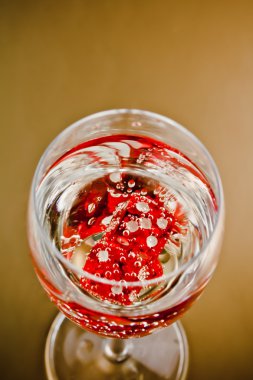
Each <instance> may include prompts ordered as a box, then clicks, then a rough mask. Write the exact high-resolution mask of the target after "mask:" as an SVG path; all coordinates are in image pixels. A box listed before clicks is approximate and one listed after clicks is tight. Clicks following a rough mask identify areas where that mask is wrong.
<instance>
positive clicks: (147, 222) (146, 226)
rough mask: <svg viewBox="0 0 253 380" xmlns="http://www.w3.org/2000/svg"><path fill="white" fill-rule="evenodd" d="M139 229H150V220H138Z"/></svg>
mask: <svg viewBox="0 0 253 380" xmlns="http://www.w3.org/2000/svg"><path fill="white" fill-rule="evenodd" d="M140 227H141V228H143V229H146V230H150V229H151V227H152V222H151V219H149V218H140Z"/></svg>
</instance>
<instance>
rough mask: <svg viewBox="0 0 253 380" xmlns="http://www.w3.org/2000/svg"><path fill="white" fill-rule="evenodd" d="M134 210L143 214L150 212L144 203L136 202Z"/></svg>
mask: <svg viewBox="0 0 253 380" xmlns="http://www.w3.org/2000/svg"><path fill="white" fill-rule="evenodd" d="M136 208H137V210H138V211H140V212H144V213H146V212H149V211H150V208H149V205H148V204H147V203H146V202H137V204H136Z"/></svg>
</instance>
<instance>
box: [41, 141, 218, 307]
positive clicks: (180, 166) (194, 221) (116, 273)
mask: <svg viewBox="0 0 253 380" xmlns="http://www.w3.org/2000/svg"><path fill="white" fill-rule="evenodd" d="M38 196H39V197H40V198H39V199H40V200H41V209H42V210H43V217H44V224H45V226H46V228H47V229H48V231H49V234H50V236H51V239H52V242H53V243H54V244H55V245H56V247H57V248H58V249H59V250H60V251H61V253H62V255H64V256H65V257H66V258H67V259H68V260H70V262H71V263H72V264H74V265H75V266H76V267H78V268H79V269H83V270H84V271H86V272H89V273H91V274H93V275H95V276H96V277H98V278H102V279H103V278H105V279H108V280H115V281H117V284H116V285H105V284H103V283H101V282H97V281H93V280H90V279H88V278H87V277H85V276H80V275H77V274H76V273H74V272H73V273H71V272H69V271H68V273H69V275H70V278H71V280H72V281H73V282H74V283H75V284H76V286H78V287H79V288H80V289H82V290H83V291H85V292H87V293H89V294H90V295H91V296H92V297H95V298H97V299H100V300H105V301H107V302H110V303H113V304H118V305H135V304H138V303H140V302H143V301H145V300H148V299H152V298H154V297H156V296H157V294H158V293H159V292H161V287H155V286H152V287H150V286H149V287H145V286H143V287H142V286H138V287H137V286H135V287H133V286H126V284H127V282H131V281H144V280H150V279H154V278H159V277H160V276H161V275H163V274H166V273H170V272H172V271H173V270H175V269H176V268H178V267H179V266H180V265H182V264H184V263H185V262H187V261H188V260H189V259H190V258H191V257H192V256H194V255H196V254H197V253H198V252H199V250H200V248H201V246H202V244H203V243H204V242H205V241H206V239H208V237H209V235H210V233H211V232H212V229H213V225H214V223H215V218H216V209H217V207H216V201H215V197H214V194H213V191H212V189H211V186H210V184H209V183H208V181H207V179H206V178H205V176H204V175H203V174H202V173H201V171H200V170H199V169H198V168H197V167H196V165H195V164H194V163H192V162H191V161H190V160H189V159H188V158H187V157H186V156H184V155H183V154H182V153H181V152H180V151H178V150H176V149H174V148H172V147H170V146H168V145H165V144H163V143H161V142H158V141H155V140H152V139H147V138H143V137H137V136H129V135H125V136H123V135H115V136H108V137H104V138H100V139H96V140H93V141H89V142H86V143H83V144H80V145H78V146H77V147H75V148H73V149H72V150H71V151H69V152H67V153H66V154H65V155H64V156H62V157H61V158H60V159H59V160H58V161H57V162H56V163H55V164H54V165H53V166H52V167H51V168H50V169H49V171H48V172H47V174H46V176H45V177H44V179H43V181H42V183H41V185H40V188H39V191H38ZM170 286H171V287H172V286H174V284H173V283H171V284H170V283H169V284H168V283H167V284H166V289H167V291H168V289H169V288H170Z"/></svg>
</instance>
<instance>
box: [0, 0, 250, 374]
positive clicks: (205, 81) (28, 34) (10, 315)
mask: <svg viewBox="0 0 253 380" xmlns="http://www.w3.org/2000/svg"><path fill="white" fill-rule="evenodd" d="M0 18H1V21H0V41H1V47H2V54H1V60H0V67H1V70H0V73H1V74H0V75H1V86H0V93H1V102H0V105H1V150H0V155H1V161H0V162H1V173H2V175H1V177H2V181H1V182H2V183H1V199H2V205H1V209H2V216H3V218H2V219H1V226H0V234H1V273H2V275H1V287H0V289H1V317H0V318H1V323H0V326H1V327H0V329H1V340H0V342H1V343H0V344H1V348H0V350H1V354H0V358H1V360H0V363H1V364H0V374H1V378H2V379H5V380H7V379H13V380H14V379H26V380H34V379H36V380H42V379H44V374H43V349H44V344H45V338H46V334H47V331H48V328H49V326H50V323H51V321H52V319H53V317H54V315H55V314H56V309H55V307H54V306H53V305H52V304H51V303H50V302H49V301H48V299H47V297H46V295H45V293H44V291H43V290H42V288H41V287H40V285H39V283H38V281H37V279H36V277H35V275H34V272H33V269H32V266H31V262H30V259H29V257H28V245H27V239H26V208H27V198H28V193H29V186H30V182H31V178H32V175H33V172H34V170H35V167H36V164H37V162H38V160H39V157H40V156H41V154H42V152H43V150H44V149H45V148H46V146H47V145H48V143H49V142H50V141H51V140H52V139H53V138H54V137H55V136H56V135H57V134H58V133H59V132H60V131H61V130H62V129H63V128H65V127H66V126H68V125H69V124H70V123H72V122H74V121H76V120H78V119H79V118H81V117H83V116H85V115H88V114H90V113H94V112H96V111H99V110H105V109H111V108H123V107H129V108H141V109H147V110H151V111H154V112H158V113H161V114H164V115H167V116H170V117H171V118H173V119H175V120H177V121H178V122H180V123H182V124H183V125H185V126H187V127H188V128H189V129H190V130H191V131H192V132H193V133H194V134H196V135H197V136H198V137H199V139H200V140H201V141H202V142H203V143H204V144H205V145H206V146H207V147H208V149H209V151H210V152H211V154H212V155H213V157H214V159H215V161H216V163H217V165H218V167H219V169H220V173H221V177H222V180H223V184H224V190H225V198H226V232H225V238H224V244H223V249H222V255H221V259H220V263H219V266H218V269H217V271H216V273H215V276H214V278H213V280H212V281H211V283H210V284H209V286H208V287H207V289H206V291H205V293H204V295H203V296H202V298H201V299H200V301H199V302H198V303H197V304H196V305H195V306H194V307H193V308H192V309H191V310H190V311H189V312H188V313H187V314H186V315H185V317H184V318H183V324H184V326H185V328H186V331H187V334H188V338H189V343H190V355H191V358H190V371H189V379H192V380H203V379H205V380H209V379H230V380H232V379H244V380H247V379H252V378H253V366H252V354H253V322H252V321H253V306H252V295H253V294H252V288H253V286H252V277H253V276H252V273H253V270H252V268H253V251H252V247H253V243H252V236H253V233H252V232H251V228H252V215H253V202H252V199H251V197H252V186H253V179H252V164H253V154H252V139H253V107H252V104H253V22H252V20H253V2H252V1H240V2H239V1H238V2H236V1H233V0H230V1H197V0H196V1H192V0H188V1H187V0H185V1H184V0H181V1H159V0H158V1H151V0H146V1H138V0H136V1H134V0H128V1H124V2H123V1H109V0H104V1H84V0H80V1H78V0H72V1H64V0H62V1H59V2H52V1H49V0H45V1H42V0H41V1H40V0H38V1H33V2H32V1H22V2H21V1H15V0H13V1H5V0H3V1H0ZM246 228H248V229H249V233H247V232H246Z"/></svg>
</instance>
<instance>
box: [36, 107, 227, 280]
mask: <svg viewBox="0 0 253 380" xmlns="http://www.w3.org/2000/svg"><path fill="white" fill-rule="evenodd" d="M126 114H129V115H140V116H146V117H149V118H150V119H157V120H159V121H162V122H164V123H166V124H169V125H172V126H173V127H175V128H176V129H178V130H180V131H181V132H182V133H183V134H185V135H187V136H188V137H189V138H190V139H191V140H192V141H193V142H195V144H197V145H198V146H199V147H200V148H201V150H202V151H203V153H204V154H205V155H206V157H207V159H208V161H209V163H210V164H211V168H212V171H213V173H214V177H215V180H216V182H217V194H215V195H216V197H217V200H218V202H217V204H218V212H217V214H216V219H215V223H214V227H213V230H212V231H211V234H210V236H209V237H208V238H207V239H206V241H205V242H204V244H203V246H202V247H201V249H200V250H199V251H198V253H197V254H196V255H194V256H193V257H191V258H190V259H189V261H187V262H186V263H184V264H182V265H180V266H179V267H178V268H176V269H174V270H173V271H172V272H170V273H167V274H163V275H162V276H159V277H156V278H152V279H150V280H138V281H126V280H118V281H117V280H109V279H107V278H101V277H98V276H96V275H93V274H91V273H89V272H87V271H85V270H83V269H79V268H78V267H77V266H76V265H74V264H72V263H71V262H70V261H69V260H68V259H66V258H65V257H64V256H63V255H62V253H61V252H60V251H59V250H58V249H57V248H56V246H55V245H54V244H53V243H52V241H51V240H50V239H49V236H48V234H46V232H45V230H44V228H43V225H42V224H41V221H40V218H39V210H38V207H37V206H38V205H37V202H36V188H37V186H38V185H39V183H40V180H39V176H40V174H41V173H40V172H41V167H42V165H43V162H44V160H45V158H46V157H47V155H48V153H49V152H50V151H51V149H52V147H53V146H54V145H55V144H56V142H58V140H60V139H62V138H63V137H64V135H66V134H69V133H70V132H71V131H74V130H75V129H76V128H77V127H78V126H80V125H81V124H83V123H86V122H89V121H92V120H96V119H97V118H102V117H111V116H116V115H126ZM126 134H127V132H126ZM70 149H71V147H70ZM42 174H43V173H42ZM30 197H31V200H32V203H33V206H34V210H35V218H36V222H37V224H38V227H39V231H40V233H41V235H42V238H43V240H44V242H45V243H46V246H47V247H49V248H50V250H51V256H54V255H55V257H56V258H57V259H58V260H59V261H60V262H61V264H63V265H64V266H65V267H67V269H70V270H71V271H73V272H74V273H75V274H78V275H79V276H81V277H82V278H87V279H89V280H92V281H95V282H99V283H101V284H104V285H111V286H122V287H143V286H149V285H155V284H157V283H160V282H163V281H169V280H170V279H172V278H175V277H177V276H178V275H179V274H180V273H181V272H183V271H184V270H185V269H186V268H188V267H190V266H191V265H192V264H193V263H194V262H195V261H196V260H197V259H198V258H200V257H202V256H203V255H204V253H205V251H206V250H207V248H208V246H209V245H210V243H211V241H212V240H213V237H214V235H215V232H216V230H217V228H218V224H219V222H220V220H221V218H222V216H223V210H224V195H223V187H222V182H221V178H220V175H219V171H218V168H217V166H216V164H215V162H214V159H213V158H212V156H211V154H210V153H209V151H208V150H207V148H206V147H205V145H204V144H203V143H202V142H201V141H200V140H199V139H198V138H197V137H196V136H195V135H194V134H193V133H192V132H190V131H189V130H188V129H187V128H185V127H184V126H182V125H181V124H180V123H178V122H176V121H174V120H173V119H171V118H169V117H167V116H163V115H160V114H158V113H155V112H151V111H146V110H140V109H131V108H119V109H109V110H106V111H100V112H96V113H93V114H90V115H88V116H85V117H83V118H81V119H79V120H78V121H76V122H74V123H72V124H70V125H69V126H68V127H66V128H65V129H64V130H63V131H61V132H60V133H59V134H58V135H57V136H56V137H55V138H54V139H53V140H52V141H51V143H50V144H49V145H48V147H47V148H46V150H45V151H44V153H43V154H42V156H41V158H40V160H39V162H38V165H37V167H36V170H35V174H34V177H33V181H32V187H31V194H30Z"/></svg>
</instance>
